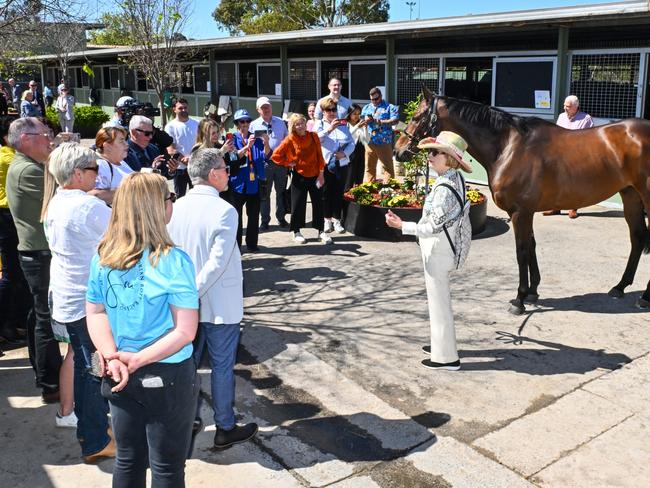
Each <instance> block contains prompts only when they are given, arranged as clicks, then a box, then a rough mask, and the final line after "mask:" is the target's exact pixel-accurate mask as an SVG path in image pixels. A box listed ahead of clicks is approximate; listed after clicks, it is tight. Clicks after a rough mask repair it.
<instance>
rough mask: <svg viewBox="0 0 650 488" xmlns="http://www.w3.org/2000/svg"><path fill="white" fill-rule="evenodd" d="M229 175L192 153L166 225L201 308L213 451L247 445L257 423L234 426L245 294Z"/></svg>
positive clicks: (203, 154) (216, 158)
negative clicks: (184, 187)
mask: <svg viewBox="0 0 650 488" xmlns="http://www.w3.org/2000/svg"><path fill="white" fill-rule="evenodd" d="M228 174H229V171H228V166H226V164H225V162H224V160H223V158H222V156H221V153H220V152H219V150H217V149H199V150H198V151H197V152H195V153H194V154H193V155H192V158H191V159H190V161H189V166H188V175H189V177H190V178H191V181H192V184H193V185H195V186H194V188H192V189H191V190H190V191H188V192H187V194H186V195H185V197H184V198H181V199H179V200H178V201H177V202H176V203H175V205H174V213H173V215H172V218H171V221H170V222H169V224H168V226H167V228H168V230H169V235H170V236H171V238H172V240H173V241H174V243H176V245H178V246H179V247H180V248H181V249H183V250H184V251H185V252H186V253H187V254H188V255H189V256H190V258H191V259H192V262H193V263H194V268H195V270H196V287H197V288H198V290H199V298H200V301H201V304H200V308H199V322H200V327H199V331H198V334H197V338H196V340H195V341H194V346H195V348H194V359H195V362H196V364H197V367H198V364H199V361H200V358H201V355H202V352H203V349H204V348H205V346H206V344H207V347H208V355H209V357H210V364H211V366H212V375H211V385H212V408H213V409H214V421H215V424H216V433H215V436H214V447H215V448H217V449H226V448H228V447H230V446H232V445H233V444H237V443H239V442H244V441H247V440H249V439H250V438H252V437H253V436H254V435H255V434H256V433H257V424H255V423H250V424H245V425H237V424H236V423H235V412H234V410H233V405H234V403H235V372H234V369H235V360H236V356H237V345H238V344H239V334H240V327H239V323H240V322H241V320H242V318H243V316H244V293H243V274H242V266H241V254H240V253H239V246H238V245H237V226H238V215H237V211H236V210H235V208H234V207H233V206H232V205H230V204H229V203H228V202H226V201H225V200H223V199H222V198H221V197H220V196H219V192H222V191H224V190H226V188H227V187H228ZM197 209H200V210H201V211H200V212H199V211H197Z"/></svg>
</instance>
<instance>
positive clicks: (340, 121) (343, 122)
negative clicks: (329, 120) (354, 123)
mask: <svg viewBox="0 0 650 488" xmlns="http://www.w3.org/2000/svg"><path fill="white" fill-rule="evenodd" d="M339 124H341V125H348V121H347V120H345V119H339Z"/></svg>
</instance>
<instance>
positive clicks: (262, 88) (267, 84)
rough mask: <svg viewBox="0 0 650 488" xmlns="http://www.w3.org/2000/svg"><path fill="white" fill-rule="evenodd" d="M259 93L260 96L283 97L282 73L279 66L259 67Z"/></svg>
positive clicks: (259, 65)
mask: <svg viewBox="0 0 650 488" xmlns="http://www.w3.org/2000/svg"><path fill="white" fill-rule="evenodd" d="M257 85H258V88H257V92H258V93H259V95H260V96H262V95H266V96H270V97H281V96H282V73H281V71H280V65H279V64H263V63H258V65H257Z"/></svg>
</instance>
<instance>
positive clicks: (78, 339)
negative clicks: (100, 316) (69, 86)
mask: <svg viewBox="0 0 650 488" xmlns="http://www.w3.org/2000/svg"><path fill="white" fill-rule="evenodd" d="M47 169H48V173H47V174H46V176H47V177H53V178H54V180H56V183H57V184H58V185H59V187H58V188H57V189H56V193H55V194H54V196H53V197H52V199H51V200H49V201H48V199H47V198H45V199H44V205H43V207H44V215H43V228H44V230H45V235H46V237H47V241H48V244H49V247H50V251H51V253H52V260H51V262H50V287H49V300H50V303H51V307H50V312H51V320H52V330H53V331H54V336H55V337H56V338H57V339H59V340H60V341H63V342H67V343H68V353H67V354H66V356H65V359H64V361H63V365H62V366H61V372H60V374H59V384H60V385H61V409H60V412H57V415H56V425H57V427H76V428H77V439H78V440H79V443H80V444H81V454H82V456H83V457H84V460H85V461H86V462H92V461H95V460H98V459H100V458H102V457H111V456H113V455H114V454H115V443H114V442H113V441H112V439H111V438H110V437H109V435H108V432H107V431H108V417H107V414H108V404H107V403H106V400H104V399H103V398H102V397H101V394H100V382H99V380H98V378H96V377H95V376H93V375H91V374H90V370H91V367H92V364H91V355H92V353H93V352H94V351H95V348H94V347H93V344H92V342H91V340H90V336H89V335H88V328H87V325H86V288H87V284H88V274H89V273H90V261H91V259H92V257H93V255H94V254H95V252H96V250H97V245H98V244H99V241H100V239H101V238H102V236H103V235H104V232H105V231H106V227H107V226H108V220H109V218H110V216H111V210H110V209H109V208H108V207H107V206H106V205H105V204H104V202H102V201H101V200H99V199H98V198H96V197H94V196H91V195H89V194H88V193H87V192H88V191H89V190H92V189H93V188H94V187H95V177H96V176H97V155H96V154H95V152H94V151H92V150H90V149H87V148H85V147H83V146H81V145H80V144H77V143H74V142H66V143H63V144H61V145H60V146H59V147H57V148H56V149H55V150H54V151H52V153H51V154H50V158H49V160H48V162H47ZM48 186H49V184H48ZM73 364H74V366H73ZM73 371H74V373H73ZM73 379H74V380H73ZM73 381H74V388H72V384H71V383H72V382H73ZM73 390H74V410H73V409H72V408H73V393H72V391H73ZM75 414H76V416H75ZM77 419H78V420H77Z"/></svg>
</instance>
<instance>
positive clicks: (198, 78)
mask: <svg viewBox="0 0 650 488" xmlns="http://www.w3.org/2000/svg"><path fill="white" fill-rule="evenodd" d="M194 91H195V92H209V91H210V67H209V66H194Z"/></svg>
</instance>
